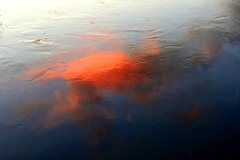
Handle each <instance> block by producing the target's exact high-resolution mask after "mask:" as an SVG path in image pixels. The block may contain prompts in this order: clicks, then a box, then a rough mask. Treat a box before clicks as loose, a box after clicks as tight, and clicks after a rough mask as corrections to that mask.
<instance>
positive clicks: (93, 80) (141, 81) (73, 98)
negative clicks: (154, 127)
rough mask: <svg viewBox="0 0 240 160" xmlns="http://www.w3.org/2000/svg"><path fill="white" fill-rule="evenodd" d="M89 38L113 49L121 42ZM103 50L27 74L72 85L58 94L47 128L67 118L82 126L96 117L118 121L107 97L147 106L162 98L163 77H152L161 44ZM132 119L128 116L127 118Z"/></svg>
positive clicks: (156, 41)
mask: <svg viewBox="0 0 240 160" xmlns="http://www.w3.org/2000/svg"><path fill="white" fill-rule="evenodd" d="M85 38H87V39H91V38H92V39H93V41H96V38H97V40H100V41H104V42H105V43H108V45H109V46H111V44H113V43H116V42H118V40H115V39H113V38H109V37H106V36H96V35H88V36H85ZM100 48H101V47H99V48H98V49H97V48H95V49H91V50H89V52H88V53H87V54H86V56H84V57H80V58H75V59H73V60H69V61H68V62H66V63H64V64H59V63H56V64H51V67H49V66H48V67H46V68H39V67H37V68H34V67H33V68H31V69H30V70H28V71H27V74H26V76H27V77H28V78H29V77H31V78H30V79H34V80H36V81H38V82H41V81H42V82H45V83H46V84H47V82H50V81H55V80H58V79H62V80H65V81H66V82H67V84H68V86H69V90H68V91H67V92H61V91H60V90H57V91H55V93H54V94H55V100H54V102H53V104H52V105H53V106H54V107H52V109H51V110H50V111H48V113H47V116H46V119H47V120H46V121H45V123H44V127H46V128H49V127H50V128H51V127H54V126H57V125H59V124H61V123H62V121H64V120H67V119H68V120H69V119H70V120H72V121H73V122H76V123H78V122H79V121H85V120H88V119H91V118H94V117H102V116H103V117H105V118H107V119H113V118H115V117H116V113H115V112H114V110H111V109H109V108H107V107H103V106H104V105H105V104H104V103H105V101H106V94H110V95H111V96H112V97H114V96H116V95H122V96H126V97H128V98H129V99H128V101H129V102H131V103H138V104H145V105H148V104H149V103H151V102H153V101H154V100H155V99H156V98H157V97H159V96H160V95H159V93H158V89H157V88H156V87H155V86H159V85H160V84H161V83H162V80H161V76H159V77H157V79H155V80H154V81H152V79H151V78H150V77H151V75H153V74H155V73H154V68H155V67H156V66H155V63H154V61H155V60H154V59H156V56H157V55H158V54H159V53H160V52H161V47H160V41H158V40H146V41H145V43H142V46H141V48H139V49H138V50H136V51H133V52H132V53H128V52H127V51H125V50H123V49H117V50H114V49H113V50H110V49H109V50H104V49H100ZM147 48H149V52H148V51H147ZM151 48H152V49H151ZM78 52H81V51H78ZM82 52H84V50H83V51H82ZM76 54H79V53H76ZM155 78H156V77H155ZM110 106H111V105H110ZM60 117H61V118H60ZM128 117H129V115H126V119H129V118H128ZM58 119H61V120H59V121H58Z"/></svg>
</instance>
